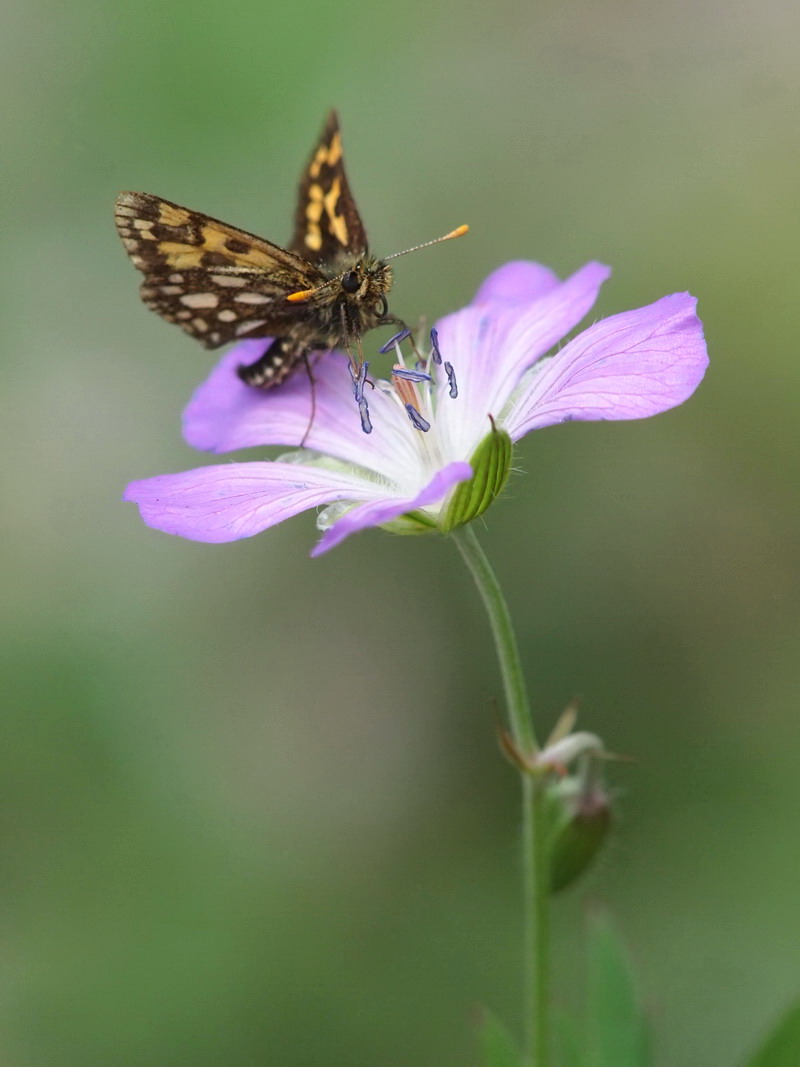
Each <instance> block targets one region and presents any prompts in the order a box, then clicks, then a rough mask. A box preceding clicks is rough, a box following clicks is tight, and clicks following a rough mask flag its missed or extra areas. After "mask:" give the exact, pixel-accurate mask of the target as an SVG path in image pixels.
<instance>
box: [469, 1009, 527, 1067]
mask: <svg viewBox="0 0 800 1067" xmlns="http://www.w3.org/2000/svg"><path fill="white" fill-rule="evenodd" d="M479 1036H480V1044H481V1063H482V1064H483V1067H523V1062H522V1054H521V1053H520V1051H519V1048H518V1046H517V1043H516V1041H515V1040H514V1038H513V1037H512V1036H511V1034H510V1033H509V1031H508V1030H507V1029H506V1026H505V1024H504V1023H501V1022H500V1020H499V1019H498V1018H497V1016H496V1015H493V1014H492V1013H491V1012H490V1011H488V1009H484V1019H483V1023H482V1025H481V1030H480V1035H479Z"/></svg>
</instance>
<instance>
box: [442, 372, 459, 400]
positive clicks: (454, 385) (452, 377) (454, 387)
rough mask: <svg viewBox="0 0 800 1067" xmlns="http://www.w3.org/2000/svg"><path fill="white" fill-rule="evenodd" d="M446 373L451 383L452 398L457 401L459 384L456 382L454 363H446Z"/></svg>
mask: <svg viewBox="0 0 800 1067" xmlns="http://www.w3.org/2000/svg"><path fill="white" fill-rule="evenodd" d="M444 372H445V374H446V375H447V380H448V382H449V383H450V396H451V397H452V398H453V400H455V398H456V397H457V396H458V382H456V372H455V371H454V370H453V364H452V363H445V365H444Z"/></svg>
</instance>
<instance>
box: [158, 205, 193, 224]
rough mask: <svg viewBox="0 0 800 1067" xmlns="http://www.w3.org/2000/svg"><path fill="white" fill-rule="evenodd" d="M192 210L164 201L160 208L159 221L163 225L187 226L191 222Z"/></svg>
mask: <svg viewBox="0 0 800 1067" xmlns="http://www.w3.org/2000/svg"><path fill="white" fill-rule="evenodd" d="M191 220H192V216H191V212H189V211H187V210H186V208H185V207H178V206H177V205H175V204H170V203H167V202H166V201H162V202H161V204H160V206H159V209H158V221H159V222H160V223H161V225H162V226H186V225H187V223H189V222H191Z"/></svg>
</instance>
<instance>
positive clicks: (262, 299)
mask: <svg viewBox="0 0 800 1067" xmlns="http://www.w3.org/2000/svg"><path fill="white" fill-rule="evenodd" d="M233 299H234V301H235V303H237V304H271V303H272V297H271V296H265V295H264V294H263V293H250V292H247V293H237V294H236V296H235V297H234V298H233Z"/></svg>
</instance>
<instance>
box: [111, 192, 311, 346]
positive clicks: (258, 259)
mask: <svg viewBox="0 0 800 1067" xmlns="http://www.w3.org/2000/svg"><path fill="white" fill-rule="evenodd" d="M115 215H116V222H117V229H118V231H119V234H120V237H121V238H122V242H123V244H124V245H125V248H126V250H127V252H128V255H129V256H130V258H131V260H132V262H133V264H134V265H135V266H136V267H138V269H139V270H140V271H142V273H143V274H144V275H145V280H144V282H143V284H142V288H141V296H142V299H143V300H144V302H145V303H146V304H147V306H148V307H149V308H151V309H152V310H153V311H155V312H157V313H158V314H159V315H161V316H162V318H164V319H166V320H167V321H168V322H174V323H176V324H177V325H179V326H180V327H181V328H182V329H184V330H185V331H186V332H187V333H188V334H190V335H191V336H192V337H195V338H196V339H197V340H198V341H200V342H201V343H202V344H203V345H205V346H206V347H207V348H217V347H219V346H220V345H224V344H227V343H228V342H230V341H235V340H238V339H239V338H241V337H246V336H277V335H279V334H280V333H282V332H283V331H284V330H286V329H287V328H288V327H289V326H291V324H292V323H293V322H295V321H296V319H297V310H296V308H295V307H294V306H293V305H292V304H291V303H289V302H288V301H287V300H286V296H287V295H288V294H289V293H293V292H297V291H298V290H302V289H312V288H314V287H315V286H317V285H319V284H321V282H322V281H323V280H324V279H323V276H322V275H321V274H320V272H319V271H318V270H317V268H316V267H314V265H313V264H312V263H310V262H309V261H308V260H307V259H305V258H303V257H301V256H298V255H295V254H294V253H293V252H288V251H286V250H285V249H283V248H280V247H279V246H278V245H274V244H271V243H270V242H269V241H265V240H264V239H263V238H261V237H256V236H255V235H254V234H251V233H247V232H246V231H245V230H239V229H236V228H235V227H233V226H228V225H227V224H226V223H224V222H220V221H219V220H218V219H213V218H211V217H210V216H208V215H203V214H201V213H200V212H197V211H191V210H189V209H188V208H184V207H180V206H179V205H178V204H173V203H171V202H170V201H169V200H163V199H162V198H161V197H157V196H153V195H151V194H150V193H121V194H120V195H119V196H118V197H117V203H116V212H115Z"/></svg>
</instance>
